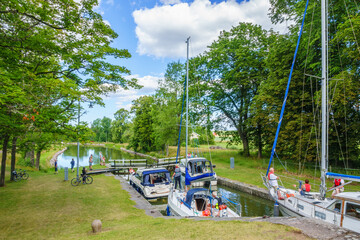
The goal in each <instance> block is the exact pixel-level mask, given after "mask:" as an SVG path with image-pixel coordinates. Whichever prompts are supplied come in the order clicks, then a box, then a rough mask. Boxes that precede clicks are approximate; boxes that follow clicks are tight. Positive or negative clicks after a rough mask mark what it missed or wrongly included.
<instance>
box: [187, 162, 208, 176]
mask: <svg viewBox="0 0 360 240" xmlns="http://www.w3.org/2000/svg"><path fill="white" fill-rule="evenodd" d="M187 169H188V171H189V173H191V174H192V175H195V174H202V173H212V172H213V169H212V165H211V162H210V161H209V160H206V159H204V158H203V159H192V160H190V161H188V164H187Z"/></svg>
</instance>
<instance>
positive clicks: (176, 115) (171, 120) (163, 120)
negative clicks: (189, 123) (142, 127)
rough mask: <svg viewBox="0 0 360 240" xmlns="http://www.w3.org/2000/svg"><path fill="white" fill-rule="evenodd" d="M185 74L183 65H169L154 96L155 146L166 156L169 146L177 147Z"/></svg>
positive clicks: (174, 63) (178, 63)
mask: <svg viewBox="0 0 360 240" xmlns="http://www.w3.org/2000/svg"><path fill="white" fill-rule="evenodd" d="M184 74H185V71H184V66H183V64H181V63H180V62H172V63H169V64H168V65H167V69H166V72H165V78H164V79H163V80H161V81H159V88H158V89H157V90H156V94H155V96H154V104H153V109H152V115H153V119H154V120H153V136H154V144H155V148H156V149H161V150H163V151H165V152H166V156H167V155H168V154H169V146H171V145H172V146H176V145H177V141H178V135H179V123H180V113H181V104H182V102H181V101H182V93H183V91H182V88H183V82H184ZM183 135H184V132H183Z"/></svg>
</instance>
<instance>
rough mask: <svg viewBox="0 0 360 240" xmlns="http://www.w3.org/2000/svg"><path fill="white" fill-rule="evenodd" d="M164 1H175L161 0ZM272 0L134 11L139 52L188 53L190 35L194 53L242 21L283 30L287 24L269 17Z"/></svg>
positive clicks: (197, 2) (200, 0) (206, 0)
mask: <svg viewBox="0 0 360 240" xmlns="http://www.w3.org/2000/svg"><path fill="white" fill-rule="evenodd" d="M162 2H163V3H170V2H176V1H173V0H162ZM269 7H270V4H269V0H249V1H243V2H241V3H238V2H236V1H235V0H228V1H223V2H221V3H218V4H216V3H214V4H211V2H210V0H194V2H192V3H190V4H188V3H177V4H175V5H168V4H166V5H161V6H158V5H156V6H155V7H154V8H152V9H147V8H145V9H140V10H136V11H134V12H133V17H134V20H135V23H136V25H137V27H136V36H137V38H138V46H137V52H138V53H139V54H140V55H153V56H156V57H170V58H174V59H175V58H179V57H186V44H185V43H184V42H185V40H186V38H187V37H188V36H191V56H195V55H197V54H199V53H201V52H203V51H204V50H205V49H206V47H207V46H209V45H210V44H211V43H212V42H213V41H214V40H216V39H217V38H218V36H219V33H220V31H222V30H227V31H228V30H230V29H231V28H232V27H233V26H236V25H238V23H239V22H251V23H254V24H259V25H261V26H262V27H263V28H265V29H268V30H269V29H270V28H273V29H274V30H276V31H280V32H284V31H285V24H283V25H276V26H275V25H272V24H271V22H270V19H269V18H268V16H267V14H268V9H269Z"/></svg>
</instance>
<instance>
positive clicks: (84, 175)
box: [81, 167, 86, 184]
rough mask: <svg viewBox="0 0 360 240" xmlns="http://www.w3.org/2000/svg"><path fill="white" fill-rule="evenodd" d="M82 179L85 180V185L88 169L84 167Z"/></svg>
mask: <svg viewBox="0 0 360 240" xmlns="http://www.w3.org/2000/svg"><path fill="white" fill-rule="evenodd" d="M81 177H82V180H83V184H85V181H86V168H85V167H83V169H82V171H81Z"/></svg>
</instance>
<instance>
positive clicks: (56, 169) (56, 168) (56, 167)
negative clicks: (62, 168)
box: [54, 159, 58, 174]
mask: <svg viewBox="0 0 360 240" xmlns="http://www.w3.org/2000/svg"><path fill="white" fill-rule="evenodd" d="M54 165H55V174H57V173H58V163H57V159H55V163H54Z"/></svg>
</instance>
